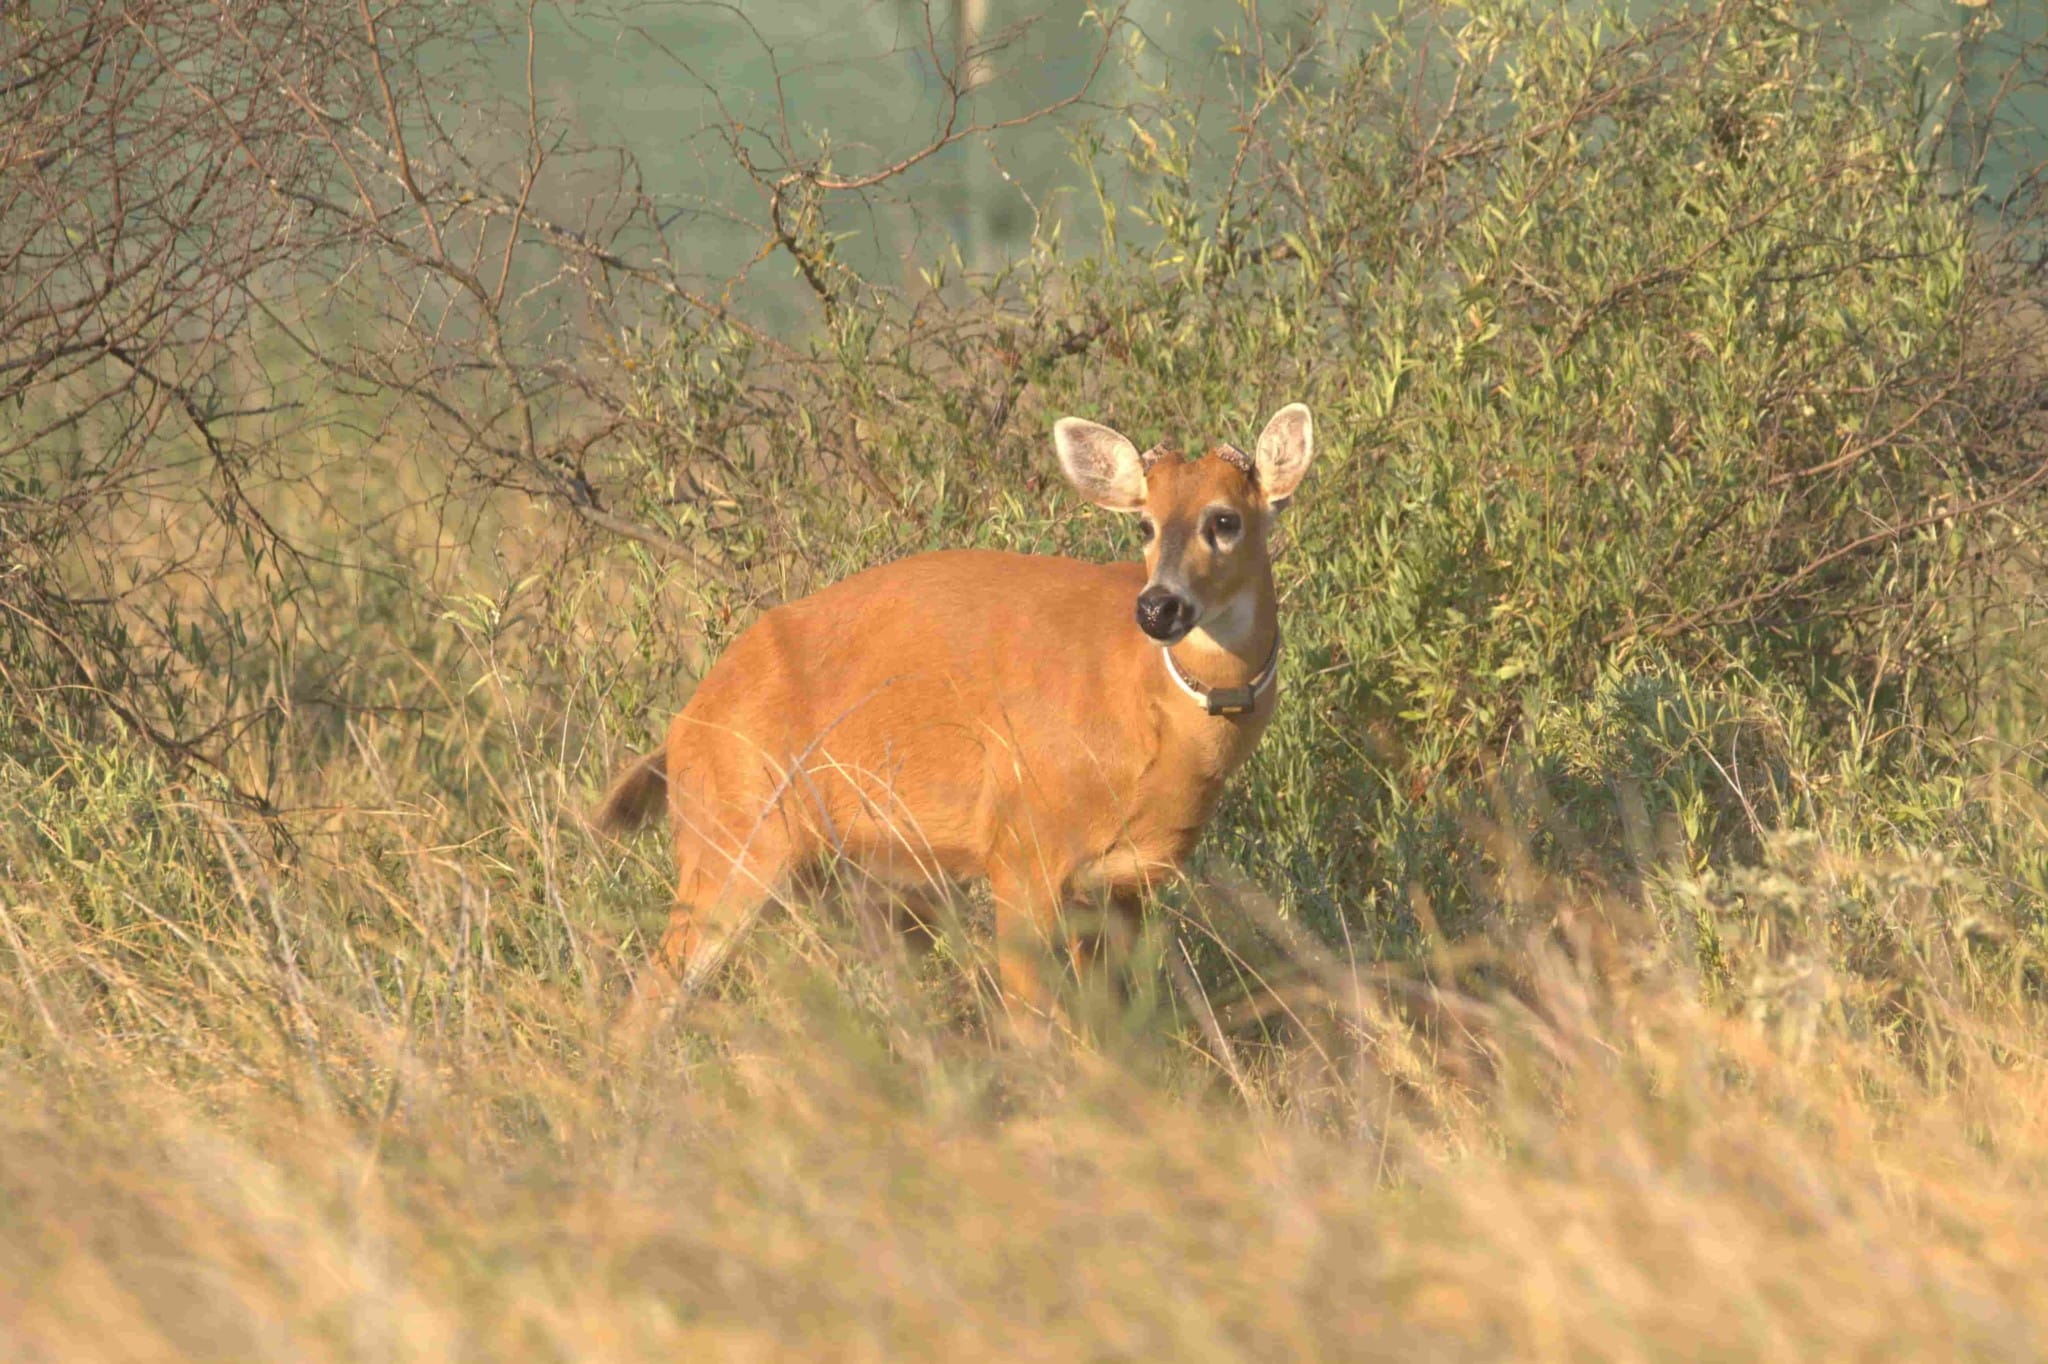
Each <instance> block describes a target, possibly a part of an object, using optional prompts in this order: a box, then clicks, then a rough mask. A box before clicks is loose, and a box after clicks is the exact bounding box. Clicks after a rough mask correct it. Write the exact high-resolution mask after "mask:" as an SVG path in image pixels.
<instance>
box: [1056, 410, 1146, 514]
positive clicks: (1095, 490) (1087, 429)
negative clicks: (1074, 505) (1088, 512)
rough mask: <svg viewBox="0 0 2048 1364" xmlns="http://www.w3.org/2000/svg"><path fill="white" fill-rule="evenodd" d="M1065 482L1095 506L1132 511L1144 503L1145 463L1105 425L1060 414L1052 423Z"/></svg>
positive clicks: (1136, 450)
mask: <svg viewBox="0 0 2048 1364" xmlns="http://www.w3.org/2000/svg"><path fill="white" fill-rule="evenodd" d="M1052 439H1053V444H1055V445H1057V446H1058V447H1059V451H1060V468H1061V469H1063V470H1065V471H1066V475H1067V482H1069V483H1071V484H1073V485H1074V487H1075V488H1076V489H1078V490H1079V491H1080V494H1081V496H1083V497H1085V498H1087V499H1088V500H1089V501H1090V502H1093V503H1094V504H1095V505H1096V506H1098V507H1107V508H1109V509H1110V510H1111V511H1119V512H1134V511H1137V510H1138V509H1140V508H1141V507H1143V506H1144V505H1145V462H1144V461H1143V460H1141V459H1140V458H1138V447H1137V446H1135V445H1133V444H1131V443H1130V442H1129V441H1127V440H1125V439H1124V438H1123V437H1122V436H1120V435H1118V434H1117V433H1116V432H1114V431H1112V430H1110V429H1109V428H1108V427H1106V426H1098V425H1096V424H1095V423H1094V422H1088V421H1082V420H1081V419H1080V418H1079V417H1061V418H1060V419H1059V420H1058V421H1056V422H1054V423H1053V424H1052Z"/></svg>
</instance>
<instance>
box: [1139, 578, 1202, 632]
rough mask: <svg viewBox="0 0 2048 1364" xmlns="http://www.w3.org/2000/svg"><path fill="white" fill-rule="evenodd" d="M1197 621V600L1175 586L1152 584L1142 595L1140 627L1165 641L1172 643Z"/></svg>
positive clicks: (1140, 601) (1140, 598)
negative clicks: (1185, 595) (1176, 589)
mask: <svg viewBox="0 0 2048 1364" xmlns="http://www.w3.org/2000/svg"><path fill="white" fill-rule="evenodd" d="M1194 623H1195V608H1194V605H1193V603H1191V602H1189V601H1188V599H1187V598H1185V597H1183V596H1181V595H1180V594H1179V593H1178V592H1175V591H1173V590H1172V589H1171V588H1165V587H1148V588H1146V589H1145V590H1144V591H1143V592H1140V593H1139V594H1138V628H1139V629H1140V630H1143V631H1144V632H1145V633H1146V634H1148V635H1150V636H1151V637H1152V638H1154V639H1156V640H1158V641H1159V642H1160V643H1162V644H1172V643H1174V642H1176V641H1177V640H1179V639H1180V637H1181V636H1182V635H1184V634H1186V633H1187V632H1188V628H1189V627H1190V626H1192V625H1193V624H1194Z"/></svg>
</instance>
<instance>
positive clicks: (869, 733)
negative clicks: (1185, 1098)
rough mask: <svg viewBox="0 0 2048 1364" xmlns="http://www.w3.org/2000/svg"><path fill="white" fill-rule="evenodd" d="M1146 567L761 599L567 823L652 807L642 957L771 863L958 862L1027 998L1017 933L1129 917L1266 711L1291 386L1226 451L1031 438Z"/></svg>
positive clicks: (879, 576)
mask: <svg viewBox="0 0 2048 1364" xmlns="http://www.w3.org/2000/svg"><path fill="white" fill-rule="evenodd" d="M1053 435H1054V441H1055V444H1056V445H1057V447H1058V450H1059V458H1060V465H1061V467H1062V468H1063V469H1064V470H1065V472H1066V476H1067V478H1068V480H1069V481H1070V482H1071V483H1072V484H1073V485H1074V487H1075V488H1076V489H1078V490H1079V491H1080V493H1081V494H1082V496H1084V497H1086V498H1088V499H1089V500H1090V501H1091V502H1094V503H1095V504H1096V505H1097V506H1100V507H1106V508H1108V509H1109V510H1111V511H1116V512H1123V513H1126V514H1130V515H1135V516H1137V517H1138V519H1139V520H1138V523H1139V527H1140V530H1141V532H1142V533H1143V535H1144V540H1145V560H1144V563H1143V564H1142V565H1140V564H1135V563H1117V564H1095V563H1084V562H1081V561H1079V560H1075V559H1066V558H1054V557H1048V556H1041V555H1026V554H1004V553H996V552H992V551H987V550H947V551H940V552H937V553H931V554H920V555H916V556H914V557H912V558H908V559H902V560H898V561H897V562H895V563H891V564H884V565H883V566H881V567H879V568H872V569H869V570H867V571H866V572H863V573H858V574H855V575H854V576H853V577H850V578H847V579H845V580H843V581H841V582H839V583H836V584H834V585H833V586H831V587H827V588H825V589H824V590H822V591H820V592H817V593H815V594H813V595H811V596H808V597H805V598H803V599H802V600H800V601H794V602H790V603H787V604H786V605H782V606H778V607H776V608H775V609H773V610H771V611H769V612H767V613H766V614H765V615H763V616H762V617H761V618H760V619H759V620H758V621H756V622H755V623H754V624H753V625H752V626H750V627H749V628H748V629H747V630H746V631H745V632H744V633H743V634H741V635H740V637H739V638H738V639H737V640H735V641H733V644H732V646H731V647H730V648H728V649H727V650H726V651H725V653H724V655H723V656H722V657H721V658H720V659H719V660H718V662H717V664H716V665H715V666H714V667H713V668H712V669H711V671H710V673H709V674H708V675H706V677H705V678H704V680H703V682H702V683H701V684H700V685H699V686H698V688H697V691H696V694H695V695H694V696H692V697H691V698H690V701H689V704H688V705H686V706H684V707H683V710H682V713H681V714H679V715H677V716H676V718H675V720H674V722H673V723H672V724H671V725H670V726H669V729H668V740H667V742H666V743H665V744H664V745H663V746H662V748H661V749H660V750H658V751H656V752H655V753H652V754H650V755H648V756H647V757H645V758H642V759H640V760H639V761H638V762H636V763H634V764H633V765H632V766H631V767H629V768H628V769H627V770H626V771H625V772H624V773H623V774H622V775H621V776H620V777H619V778H618V780H617V781H616V782H615V783H614V785H613V786H612V789H611V791H610V793H609V794H608V795H607V796H606V797H605V800H604V803H603V805H602V806H601V807H599V809H598V811H597V813H596V815H595V817H594V820H593V822H594V823H595V824H596V825H597V826H598V827H599V828H601V829H604V830H607V831H612V832H622V831H625V830H628V829H632V828H634V827H637V826H638V825H640V824H643V823H645V822H647V821H648V820H650V819H651V818H653V816H654V815H655V814H656V813H658V812H659V811H661V810H662V809H663V808H664V807H666V809H667V811H668V817H669V825H670V828H671V830H672V832H673V835H674V839H675V853H676V865H677V872H678V877H679V879H678V883H677V886H676V902H675V910H674V914H673V916H672V918H671V921H670V926H669V930H668V933H667V936H666V937H665V938H664V940H663V943H662V948H661V957H662V959H663V961H664V963H665V964H666V966H667V967H668V968H670V969H672V970H678V971H681V972H682V974H683V980H684V984H685V988H688V987H690V986H691V985H693V984H694V983H695V982H696V981H698V980H699V979H701V978H702V976H703V975H704V973H705V972H706V971H708V970H709V969H710V968H711V967H713V966H715V965H716V963H717V962H718V960H719V959H720V957H721V956H722V955H723V950H724V947H725V946H726V945H728V944H729V941H730V939H731V938H732V936H733V935H734V933H735V932H736V931H737V929H738V928H739V927H741V926H742V925H743V924H744V922H745V921H746V920H747V919H748V918H750V917H751V916H752V914H753V913H754V912H755V911H756V910H758V909H759V908H760V907H761V905H762V904H763V903H765V902H766V901H768V900H769V899H771V898H775V897H778V896H779V895H781V893H782V892H783V890H784V888H785V887H786V886H787V885H788V883H789V879H790V877H791V876H792V875H793V874H794V873H796V872H797V871H799V870H800V869H802V868H803V867H804V866H806V865H807V864H811V863H815V862H816V861H817V860H819V859H820V858H822V857H824V856H826V855H828V854H832V855H836V856H837V857H839V858H840V859H843V861H844V862H847V863H851V864H852V865H853V866H854V867H857V868H858V869H860V870H861V871H863V872H865V873H867V874H869V875H872V876H874V877H876V878H878V879H879V880H881V881H882V882H884V883H885V884H888V885H893V886H897V887H902V888H904V889H905V890H906V891H908V892H910V893H915V892H916V891H917V890H918V889H919V888H923V887H929V886H932V885H934V884H945V883H949V882H959V881H965V880H971V879H973V878H976V877H985V878H987V880H988V883H989V887H990V889H991V891H992V892H993V895H994V899H995V909H996V931H997V959H998V963H999V970H1000V974H1001V976H1002V984H1003V989H1004V993H1005V994H1006V995H1007V996H1008V997H1009V998H1010V1000H1011V1001H1012V1002H1013V1003H1016V1004H1022V1005H1024V1006H1026V1007H1036V1006H1038V1005H1040V1004H1041V1003H1042V1001H1043V990H1044V986H1043V983H1042V981H1041V979H1040V977H1039V974H1038V971H1037V958H1038V955H1039V944H1040V943H1041V942H1042V941H1043V940H1045V939H1046V938H1047V937H1049V936H1050V935H1051V933H1052V932H1053V930H1054V929H1055V927H1056V925H1058V924H1059V922H1060V921H1061V919H1062V914H1063V909H1064V907H1065V906H1066V905H1067V903H1068V901H1069V898H1070V897H1075V896H1080V895H1084V894H1106V896H1107V898H1108V901H1109V904H1110V907H1111V909H1112V910H1113V912H1114V914H1115V916H1116V919H1117V920H1118V921H1120V922H1121V924H1122V925H1124V926H1126V927H1128V926H1129V925H1130V924H1132V923H1133V922H1134V920H1135V917H1136V915H1137V912H1138V907H1139V904H1140V897H1141V896H1142V894H1143V892H1144V891H1145V889H1146V887H1147V886H1148V885H1149V884H1151V883H1152V882H1153V881H1155V880H1158V879H1159V878H1161V877H1162V876H1164V875H1167V874H1170V873H1171V872H1172V871H1174V870H1175V869H1176V868H1178V867H1179V866H1180V864H1181V863H1182V861H1183V860H1184V859H1185V858H1186V857H1187V856H1188V854H1189V852H1190V851H1191V850H1192V849H1193V848H1194V846H1195V840H1196V839H1197V838H1198V837H1199V836H1200V834H1201V832H1202V826H1203V825H1204V824H1205V823H1207V821H1208V819H1209V815H1210V812H1211V811H1212V810H1213V809H1214V808H1215V805H1216V798H1217V796H1218V795H1219V794H1220V793H1221V791H1222V789H1223V784H1224V782H1225V780H1226V779H1228V778H1229V776H1230V774H1231V773H1232V772H1234V771H1236V770H1237V768H1238V766H1239V765H1240V764H1242V763H1243V762H1244V760H1245V758H1246V757H1247V756H1248V755H1249V754H1250V753H1251V750H1252V746H1253V745H1254V744H1256V743H1257V742H1258V740H1259V736H1260V734H1261V733H1262V732H1264V730H1265V728H1266V724H1267V722H1268V721H1269V720H1270V719H1271V718H1272V715H1273V707H1274V703H1275V691H1276V687H1275V684H1274V674H1275V670H1276V668H1277V666H1278V663H1279V652H1280V629H1279V622H1278V619H1277V616H1278V610H1277V607H1278V603H1277V600H1276V598H1275V595H1274V590H1273V571H1272V562H1271V557H1270V555H1271V539H1272V533H1273V522H1274V516H1275V514H1276V513H1277V512H1278V511H1279V510H1280V509H1281V508H1282V507H1283V506H1284V505H1285V504H1286V502H1287V500H1288V499H1289V498H1290V497H1291V496H1293V494H1294V491H1295V489H1296V487H1297V486H1298V485H1299V484H1300V483H1301V479H1302V475H1303V474H1305V473H1306V472H1307V470H1308V466H1309V461H1310V459H1311V458H1312V457H1313V453H1314V451H1313V445H1312V433H1311V423H1310V420H1309V413H1308V409H1307V408H1306V407H1303V406H1302V405H1301V404H1299V403H1295V404H1292V405H1290V406H1288V407H1284V408H1282V409H1280V411H1279V412H1278V413H1277V414H1276V415H1275V416H1274V417H1273V419H1272V420H1271V421H1270V422H1268V423H1267V425H1266V428H1265V431H1264V432H1263V433H1262V434H1261V435H1260V436H1259V439H1258V441H1257V444H1256V445H1255V447H1254V450H1253V453H1252V454H1250V455H1246V454H1245V453H1244V452H1243V451H1241V450H1239V449H1237V448H1236V447H1234V446H1230V445H1218V446H1215V447H1213V448H1212V449H1210V450H1209V452H1208V453H1207V454H1206V455H1203V456H1201V457H1199V458H1183V457H1182V456H1180V455H1178V454H1175V453H1173V452H1171V451H1168V450H1165V449H1163V448H1160V447H1155V448H1154V449H1152V450H1150V451H1147V452H1145V453H1143V454H1140V453H1139V452H1138V449H1137V447H1136V446H1134V445H1133V444H1132V443H1131V442H1130V441H1129V440H1126V439H1125V438H1124V437H1123V436H1121V435H1119V434H1117V433H1116V432H1115V431H1112V430H1110V429H1109V428H1108V427H1106V426H1098V425H1096V424H1095V423H1094V422H1088V421H1082V420H1079V419H1078V418H1074V417H1067V418H1063V419H1062V420H1061V421H1059V422H1058V423H1056V424H1055V425H1054V427H1053Z"/></svg>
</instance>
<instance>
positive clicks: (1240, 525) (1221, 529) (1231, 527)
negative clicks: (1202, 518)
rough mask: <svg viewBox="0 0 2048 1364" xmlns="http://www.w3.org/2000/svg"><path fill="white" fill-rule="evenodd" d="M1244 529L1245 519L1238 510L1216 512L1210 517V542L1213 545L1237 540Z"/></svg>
mask: <svg viewBox="0 0 2048 1364" xmlns="http://www.w3.org/2000/svg"><path fill="white" fill-rule="evenodd" d="M1243 529H1244V520H1243V518H1242V517H1240V516H1239V515H1238V514H1237V513H1236V512H1215V513H1213V514H1211V515H1210V517H1209V543H1210V544H1211V545H1212V546H1213V545H1218V544H1220V543H1221V542H1222V541H1225V540H1235V539H1236V538H1237V533H1238V532H1239V531H1241V530H1243Z"/></svg>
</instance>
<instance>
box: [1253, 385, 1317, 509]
mask: <svg viewBox="0 0 2048 1364" xmlns="http://www.w3.org/2000/svg"><path fill="white" fill-rule="evenodd" d="M1315 457H1316V447H1315V423H1314V422H1313V421H1311V420H1310V419H1309V415H1308V408H1307V407H1305V406H1303V405H1302V404H1300V403H1289V404H1287V406H1285V407H1283V408H1281V409H1280V410H1279V411H1278V412H1275V413H1274V414H1273V420H1271V421H1269V422H1267V423H1266V429H1265V430H1264V431H1261V432H1260V433H1259V448H1258V453H1256V454H1255V455H1253V456H1252V460H1253V462H1254V463H1255V464H1257V465H1258V467H1259V490H1260V491H1261V492H1263V493H1264V494H1265V495H1266V505H1267V506H1269V507H1271V508H1273V510H1275V511H1278V510H1280V508H1282V507H1284V506H1285V505H1286V504H1287V499H1288V498H1290V497H1293V496H1294V490H1295V489H1296V488H1298V487H1300V486H1301V478H1302V475H1303V474H1306V473H1307V472H1308V466H1309V463H1310V462H1311V461H1312V460H1314V459H1315Z"/></svg>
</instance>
